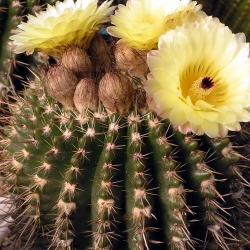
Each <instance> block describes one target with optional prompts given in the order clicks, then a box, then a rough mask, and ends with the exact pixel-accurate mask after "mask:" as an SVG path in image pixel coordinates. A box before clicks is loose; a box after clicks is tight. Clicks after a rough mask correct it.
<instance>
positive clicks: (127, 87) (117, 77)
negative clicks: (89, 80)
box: [98, 72, 134, 115]
mask: <svg viewBox="0 0 250 250" xmlns="http://www.w3.org/2000/svg"><path fill="white" fill-rule="evenodd" d="M133 92H134V91H133V84H132V83H131V82H130V80H129V79H128V78H127V77H126V76H124V75H123V74H121V73H118V72H117V73H112V72H108V73H106V74H105V75H104V76H103V77H102V79H101V81H100V83H99V89H98V94H99V98H100V100H101V101H102V103H103V105H104V107H105V108H107V109H108V110H109V111H111V112H116V113H119V114H121V115H122V114H125V113H127V112H128V110H129V109H130V107H131V106H132V104H133Z"/></svg>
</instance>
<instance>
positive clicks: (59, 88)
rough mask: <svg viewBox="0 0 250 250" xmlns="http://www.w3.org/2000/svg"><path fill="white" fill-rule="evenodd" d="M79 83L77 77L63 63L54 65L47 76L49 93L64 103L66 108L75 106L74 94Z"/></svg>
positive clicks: (46, 81)
mask: <svg viewBox="0 0 250 250" xmlns="http://www.w3.org/2000/svg"><path fill="white" fill-rule="evenodd" d="M77 83H78V79H77V77H76V76H75V75H74V74H73V73H72V72H71V71H70V70H68V69H66V68H65V67H63V66H62V65H55V66H52V67H51V68H50V69H49V71H48V72H47V74H46V78H45V86H46V88H47V92H48V94H49V95H50V96H51V97H53V98H55V99H56V100H57V101H59V102H60V103H62V104H63V105H64V106H65V108H73V107H74V103H73V96H74V92H75V89H76V85H77Z"/></svg>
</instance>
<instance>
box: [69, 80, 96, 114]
mask: <svg viewBox="0 0 250 250" xmlns="http://www.w3.org/2000/svg"><path fill="white" fill-rule="evenodd" d="M73 100H74V104H75V107H76V108H77V110H78V111H79V112H80V113H81V114H82V113H83V111H84V110H85V109H86V108H89V109H91V110H93V111H95V110H97V107H98V91H97V87H96V85H95V83H94V82H93V80H92V79H91V78H84V79H82V80H81V81H80V82H79V83H78V84H77V86H76V90H75V93H74V99H73Z"/></svg>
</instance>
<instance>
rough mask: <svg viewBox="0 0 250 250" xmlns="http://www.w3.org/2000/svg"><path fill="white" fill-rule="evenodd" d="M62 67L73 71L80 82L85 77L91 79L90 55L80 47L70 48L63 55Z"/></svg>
mask: <svg viewBox="0 0 250 250" xmlns="http://www.w3.org/2000/svg"><path fill="white" fill-rule="evenodd" d="M61 62H62V65H63V66H64V67H66V68H67V69H69V70H71V71H72V73H73V74H75V76H76V77H77V78H78V80H79V81H80V80H81V79H82V78H84V77H90V76H91V73H92V64H91V61H90V59H89V56H88V54H87V53H86V52H85V51H84V50H83V49H80V48H78V47H69V48H67V50H65V51H64V53H63V55H62V61H61Z"/></svg>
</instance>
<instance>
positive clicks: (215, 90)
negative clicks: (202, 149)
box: [145, 17, 250, 137]
mask: <svg viewBox="0 0 250 250" xmlns="http://www.w3.org/2000/svg"><path fill="white" fill-rule="evenodd" d="M147 63H148V65H149V69H150V71H151V72H150V73H149V75H148V80H147V81H146V82H145V89H146V91H147V93H148V94H149V95H150V96H152V97H153V99H154V101H155V103H156V105H157V106H158V108H159V109H158V112H159V114H160V115H161V116H162V117H164V118H168V119H169V120H170V122H171V123H172V124H173V125H174V126H177V127H178V128H179V130H180V131H181V132H183V133H187V132H193V133H194V134H197V135H202V134H204V133H205V134H207V135H208V136H210V137H220V136H226V135H227V133H228V130H231V131H238V130H240V129H241V126H240V122H248V121H250V112H249V107H250V58H249V44H248V43H246V41H245V35H244V34H240V33H239V34H233V33H232V32H231V30H230V29H229V28H228V27H227V26H225V25H223V24H221V23H220V22H219V20H218V19H213V18H211V17H206V18H204V20H203V21H202V22H200V23H186V24H184V25H183V26H181V27H177V28H176V29H175V30H171V31H169V32H167V33H166V34H164V35H162V36H161V37H160V40H159V50H158V51H151V52H149V54H148V59H147Z"/></svg>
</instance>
